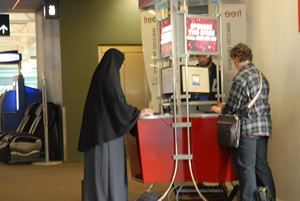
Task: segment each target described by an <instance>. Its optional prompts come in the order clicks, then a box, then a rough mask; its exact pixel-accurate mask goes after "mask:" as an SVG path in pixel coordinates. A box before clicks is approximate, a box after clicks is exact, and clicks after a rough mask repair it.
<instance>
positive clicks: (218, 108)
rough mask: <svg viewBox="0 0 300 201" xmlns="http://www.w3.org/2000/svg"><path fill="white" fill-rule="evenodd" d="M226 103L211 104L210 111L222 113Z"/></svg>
mask: <svg viewBox="0 0 300 201" xmlns="http://www.w3.org/2000/svg"><path fill="white" fill-rule="evenodd" d="M225 104H226V103H224V102H221V103H219V104H218V105H213V106H211V108H210V111H213V112H215V113H218V114H221V113H222V107H224V105H225Z"/></svg>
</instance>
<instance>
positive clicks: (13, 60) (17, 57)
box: [0, 51, 22, 64]
mask: <svg viewBox="0 0 300 201" xmlns="http://www.w3.org/2000/svg"><path fill="white" fill-rule="evenodd" d="M19 61H22V55H21V54H19V53H18V51H7V52H0V64H18V63H19Z"/></svg>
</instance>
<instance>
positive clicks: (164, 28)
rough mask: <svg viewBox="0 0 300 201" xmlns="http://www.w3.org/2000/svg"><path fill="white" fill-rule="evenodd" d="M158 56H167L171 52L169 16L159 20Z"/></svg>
mask: <svg viewBox="0 0 300 201" xmlns="http://www.w3.org/2000/svg"><path fill="white" fill-rule="evenodd" d="M159 29H160V57H161V58H164V57H169V56H171V54H172V27H171V20H170V18H168V19H166V20H164V21H162V22H160V26H159Z"/></svg>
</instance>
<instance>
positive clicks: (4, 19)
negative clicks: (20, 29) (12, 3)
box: [0, 15, 10, 36]
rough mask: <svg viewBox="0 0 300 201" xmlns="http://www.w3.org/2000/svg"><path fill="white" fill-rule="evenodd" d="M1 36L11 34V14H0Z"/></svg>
mask: <svg viewBox="0 0 300 201" xmlns="http://www.w3.org/2000/svg"><path fill="white" fill-rule="evenodd" d="M0 36H10V29H9V15H0Z"/></svg>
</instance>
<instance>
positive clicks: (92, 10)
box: [59, 0, 141, 161]
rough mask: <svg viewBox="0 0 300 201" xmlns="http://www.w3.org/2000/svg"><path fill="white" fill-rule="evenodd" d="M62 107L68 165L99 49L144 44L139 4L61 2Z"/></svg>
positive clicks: (134, 0)
mask: <svg viewBox="0 0 300 201" xmlns="http://www.w3.org/2000/svg"><path fill="white" fill-rule="evenodd" d="M59 9H60V11H59V12H60V14H59V15H60V40H61V61H62V93H63V107H65V110H66V131H67V159H65V160H67V161H78V160H82V159H83V154H82V153H80V152H78V151H77V145H78V139H79V132H80V126H81V119H82V114H83V108H84V103H85V98H86V95H87V91H88V88H89V84H90V80H91V77H92V74H93V72H94V70H95V68H96V66H97V64H98V53H97V52H98V50H97V46H98V45H99V44H101V45H105V44H107V45H123V44H129V45H130V44H141V26H140V24H141V23H140V11H139V9H138V0H88V1H82V0H63V1H60V8H59Z"/></svg>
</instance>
